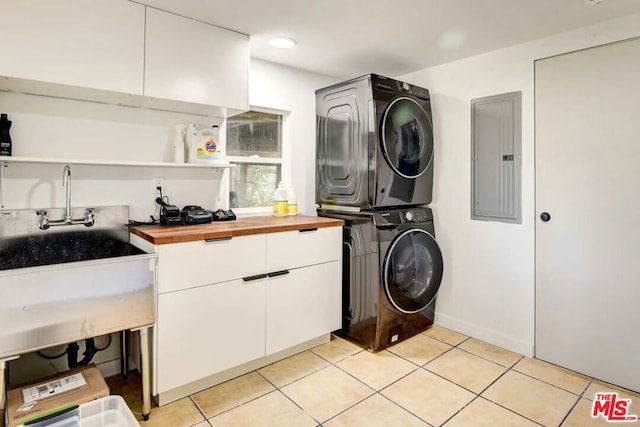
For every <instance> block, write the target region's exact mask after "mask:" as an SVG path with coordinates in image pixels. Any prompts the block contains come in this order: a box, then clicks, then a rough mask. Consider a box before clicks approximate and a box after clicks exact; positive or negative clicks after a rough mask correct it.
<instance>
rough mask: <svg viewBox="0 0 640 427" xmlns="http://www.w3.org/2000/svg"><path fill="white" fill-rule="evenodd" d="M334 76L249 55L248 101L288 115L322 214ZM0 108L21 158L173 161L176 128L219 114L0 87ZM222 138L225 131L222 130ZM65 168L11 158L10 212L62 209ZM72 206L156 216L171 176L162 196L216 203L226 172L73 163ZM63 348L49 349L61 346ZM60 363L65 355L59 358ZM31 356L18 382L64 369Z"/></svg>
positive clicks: (17, 369) (298, 179) (110, 365)
mask: <svg viewBox="0 0 640 427" xmlns="http://www.w3.org/2000/svg"><path fill="white" fill-rule="evenodd" d="M333 82H334V80H332V79H330V78H327V77H324V76H320V75H316V74H312V73H308V72H303V71H300V70H296V69H292V68H288V67H284V66H279V65H275V64H271V63H268V62H264V61H259V60H252V62H251V69H250V89H249V90H250V103H251V105H253V106H259V107H264V108H271V109H278V110H283V111H286V112H288V113H289V114H288V117H287V121H286V129H285V137H286V141H285V143H286V144H287V152H286V153H285V155H286V156H287V158H288V159H289V160H290V161H291V164H292V165H291V168H290V171H289V176H288V177H287V178H288V179H290V180H291V182H292V183H293V184H294V186H295V189H296V192H297V195H298V200H299V202H298V203H299V205H300V208H299V210H300V211H301V212H302V213H306V214H315V205H314V201H315V193H314V188H315V187H314V182H315V94H314V91H315V90H316V89H318V88H320V87H323V86H325V85H328V84H331V83H333ZM0 112H3V113H8V114H9V118H10V120H12V121H13V125H12V128H11V136H12V140H13V155H14V156H34V157H51V158H68V159H101V160H140V161H171V160H172V158H173V148H172V144H171V134H172V126H173V125H174V124H177V123H189V122H193V123H196V124H197V125H198V126H200V127H208V126H211V125H212V124H213V123H214V122H215V123H219V122H220V120H219V119H212V118H207V117H202V116H191V115H186V114H178V113H169V112H163V111H154V110H146V109H137V108H129V107H122V106H115V105H106V104H98V103H91V102H83V101H74V100H65V99H57V98H50V97H43V96H32V95H24V94H17V93H9V92H0ZM221 135H224V133H221ZM62 169H63V165H57V164H55V165H47V164H45V165H42V164H38V165H33V164H9V166H8V168H7V169H6V170H5V172H6V178H7V179H6V182H5V183H4V186H3V187H4V190H5V191H4V192H3V202H4V209H22V208H34V209H35V208H43V207H63V206H64V204H65V199H64V198H65V188H64V187H63V186H62ZM71 171H72V185H71V189H72V192H71V202H72V206H100V205H102V206H104V205H128V206H129V209H130V210H129V217H130V218H131V219H136V220H148V219H149V215H151V214H156V216H157V213H158V211H157V206H156V204H155V202H154V196H153V185H152V180H153V178H154V177H164V178H165V189H164V190H165V194H168V195H169V197H170V200H171V203H174V204H176V205H178V206H180V207H182V206H184V205H187V204H199V205H202V206H205V207H217V204H218V197H222V198H224V197H225V195H226V193H225V194H219V191H218V189H219V181H220V180H219V176H218V175H216V174H215V173H214V172H212V171H211V170H209V169H183V168H159V167H124V166H117V167H116V166H86V165H72V166H71ZM118 347H119V346H118V345H117V343H116V342H115V341H114V345H112V348H111V349H109V351H106V352H104V353H98V355H97V356H96V360H97V361H98V362H106V363H104V364H103V365H101V366H100V367H101V368H102V371H103V374H104V375H113V374H114V373H115V372H116V371H117V370H118V369H119V359H118ZM63 349H64V347H59V348H56V349H51V350H50V353H53V354H55V353H56V352H60V351H61V350H63ZM60 360H61V361H63V360H64V359H60ZM64 367H65V366H64V363H61V362H60V363H57V364H54V363H51V362H48V361H45V360H42V359H39V358H38V357H36V356H35V355H29V356H26V357H23V358H21V359H18V360H17V361H15V362H12V363H11V369H12V373H11V381H12V383H17V382H23V381H27V380H29V379H31V378H36V377H40V376H42V375H45V374H50V373H53V372H56V371H57V370H60V369H64Z"/></svg>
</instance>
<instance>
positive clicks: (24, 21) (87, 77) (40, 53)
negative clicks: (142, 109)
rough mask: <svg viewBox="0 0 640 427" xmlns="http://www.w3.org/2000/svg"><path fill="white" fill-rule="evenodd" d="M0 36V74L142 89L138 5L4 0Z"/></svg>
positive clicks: (105, 0)
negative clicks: (0, 47)
mask: <svg viewBox="0 0 640 427" xmlns="http://www.w3.org/2000/svg"><path fill="white" fill-rule="evenodd" d="M0 40H1V41H2V54H1V55H0V75H3V76H9V77H17V78H24V79H30V80H40V81H45V82H53V83H61V84H67V85H73V86H81V87H89V88H95V89H103V90H110V91H116V92H125V93H131V94H137V95H142V78H143V58H144V6H142V5H139V4H136V3H132V2H129V1H125V0H92V1H86V0H56V1H51V0H29V1H24V0H5V1H3V2H2V12H1V13H0Z"/></svg>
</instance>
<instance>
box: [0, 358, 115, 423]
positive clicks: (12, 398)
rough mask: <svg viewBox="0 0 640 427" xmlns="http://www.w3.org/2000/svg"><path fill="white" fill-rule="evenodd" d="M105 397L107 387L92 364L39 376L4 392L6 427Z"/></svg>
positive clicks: (107, 393)
mask: <svg viewBox="0 0 640 427" xmlns="http://www.w3.org/2000/svg"><path fill="white" fill-rule="evenodd" d="M83 383H84V384H83ZM105 396H109V387H108V386H107V383H106V382H105V381H104V378H102V375H101V374H100V371H98V368H96V366H95V365H94V364H91V365H87V366H82V367H80V368H76V369H72V370H69V371H66V372H62V373H59V374H56V375H52V376H49V377H46V378H41V379H39V380H37V381H33V382H30V383H28V384H24V385H22V386H19V387H14V388H12V389H10V390H8V391H7V407H6V416H5V418H6V427H16V426H20V425H22V424H24V423H26V422H28V421H31V420H36V419H38V418H42V417H45V416H47V415H49V414H53V413H56V412H59V411H61V410H64V409H65V408H68V407H73V406H75V405H80V404H82V403H86V402H90V401H92V400H95V399H99V398H101V397H105ZM25 397H26V399H25Z"/></svg>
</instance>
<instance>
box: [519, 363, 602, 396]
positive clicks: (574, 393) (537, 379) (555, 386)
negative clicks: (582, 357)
mask: <svg viewBox="0 0 640 427" xmlns="http://www.w3.org/2000/svg"><path fill="white" fill-rule="evenodd" d="M509 370H510V371H513V372H516V373H518V374H520V375H524V376H525V377H528V378H531V379H534V380H536V381H540V382H541V383H543V384H546V385H550V386H551V387H554V388H557V389H558V390H562V391H565V392H567V393H569V394H573V395H574V396H578V397H582V393H584V391H585V390H586V389H585V390H583V391H582V393H581V394H577V393H576V392H573V391H570V390H567V389H565V388H562V387H560V386H557V385H555V384H552V383H550V382H547V381H545V380H541V379H540V378H537V377H534V376H533V375H529V374H527V373H524V372H520V371H518V370H517V369H513V368H511V369H509ZM590 383H591V377H589V384H590Z"/></svg>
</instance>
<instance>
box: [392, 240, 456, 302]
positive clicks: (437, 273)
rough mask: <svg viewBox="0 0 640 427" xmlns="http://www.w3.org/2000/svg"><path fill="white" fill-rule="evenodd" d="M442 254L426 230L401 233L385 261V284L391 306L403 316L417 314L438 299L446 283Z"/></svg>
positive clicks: (393, 242)
mask: <svg viewBox="0 0 640 427" xmlns="http://www.w3.org/2000/svg"><path fill="white" fill-rule="evenodd" d="M442 270H443V265H442V253H441V252H440V248H439V247H438V244H437V243H436V241H435V239H434V238H433V236H431V234H429V233H428V232H426V231H425V230H422V229H409V230H405V231H403V232H402V233H400V234H399V235H398V236H396V238H395V239H394V240H393V241H392V242H391V244H390V245H389V249H388V251H387V253H386V255H385V259H384V272H383V282H384V283H383V284H384V290H385V294H386V296H387V299H388V300H389V302H390V303H391V304H392V305H393V306H394V307H395V308H396V309H397V310H399V311H401V312H403V313H417V312H418V311H420V310H422V309H424V308H425V307H427V306H428V305H429V304H430V303H431V302H432V301H433V300H434V299H435V297H436V294H437V293H438V289H439V288H440V282H441V281H442Z"/></svg>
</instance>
